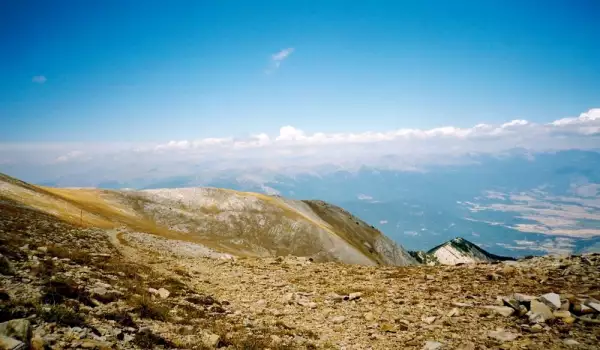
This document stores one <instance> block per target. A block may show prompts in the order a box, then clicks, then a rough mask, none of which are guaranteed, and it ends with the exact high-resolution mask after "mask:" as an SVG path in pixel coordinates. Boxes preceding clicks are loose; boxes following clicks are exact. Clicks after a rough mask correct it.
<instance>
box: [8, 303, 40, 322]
mask: <svg viewBox="0 0 600 350" xmlns="http://www.w3.org/2000/svg"><path fill="white" fill-rule="evenodd" d="M36 309H37V306H36V305H35V303H33V302H30V301H21V300H5V301H2V302H0V322H5V321H10V320H12V319H15V318H26V317H29V316H30V315H33V314H35V313H36Z"/></svg>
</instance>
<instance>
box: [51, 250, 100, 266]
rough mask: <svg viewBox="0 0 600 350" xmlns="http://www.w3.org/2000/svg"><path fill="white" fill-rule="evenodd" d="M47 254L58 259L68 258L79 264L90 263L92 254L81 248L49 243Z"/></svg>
mask: <svg viewBox="0 0 600 350" xmlns="http://www.w3.org/2000/svg"><path fill="white" fill-rule="evenodd" d="M48 254H50V255H52V256H55V257H57V258H59V259H70V260H71V261H73V262H75V263H77V264H79V265H91V264H92V262H93V258H92V256H90V255H89V254H88V253H86V252H84V251H82V250H81V249H72V248H68V247H64V246H59V245H51V246H49V247H48Z"/></svg>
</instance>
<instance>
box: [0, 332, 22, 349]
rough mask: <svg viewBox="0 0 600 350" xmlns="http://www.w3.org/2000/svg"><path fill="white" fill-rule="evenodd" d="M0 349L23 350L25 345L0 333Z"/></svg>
mask: <svg viewBox="0 0 600 350" xmlns="http://www.w3.org/2000/svg"><path fill="white" fill-rule="evenodd" d="M0 349H3V350H25V349H27V345H26V344H25V343H23V342H22V341H20V340H17V339H15V338H11V337H7V336H5V335H0Z"/></svg>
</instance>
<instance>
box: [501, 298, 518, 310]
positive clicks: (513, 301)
mask: <svg viewBox="0 0 600 350" xmlns="http://www.w3.org/2000/svg"><path fill="white" fill-rule="evenodd" d="M502 302H503V303H504V305H506V306H508V307H512V308H513V309H515V311H519V307H520V306H521V304H520V303H519V301H518V300H516V299H512V298H502Z"/></svg>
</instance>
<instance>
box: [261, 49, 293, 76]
mask: <svg viewBox="0 0 600 350" xmlns="http://www.w3.org/2000/svg"><path fill="white" fill-rule="evenodd" d="M293 52H294V48H293V47H288V48H287V49H283V50H281V51H279V52H277V53H274V54H273V55H271V62H270V67H269V68H268V69H267V70H266V73H267V74H269V73H272V72H274V71H275V70H277V69H278V68H279V67H280V66H281V62H283V61H284V60H285V59H286V58H288V57H289V56H290V55H291V54H292V53H293Z"/></svg>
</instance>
